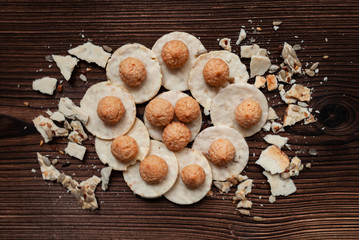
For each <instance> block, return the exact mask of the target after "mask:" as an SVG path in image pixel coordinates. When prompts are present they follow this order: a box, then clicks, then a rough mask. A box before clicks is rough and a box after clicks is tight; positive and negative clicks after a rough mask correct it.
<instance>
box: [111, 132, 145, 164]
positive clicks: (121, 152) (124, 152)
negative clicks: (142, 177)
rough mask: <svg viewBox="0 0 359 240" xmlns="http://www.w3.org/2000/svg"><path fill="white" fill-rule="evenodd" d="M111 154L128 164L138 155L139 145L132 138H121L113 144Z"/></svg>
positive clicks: (116, 139)
mask: <svg viewBox="0 0 359 240" xmlns="http://www.w3.org/2000/svg"><path fill="white" fill-rule="evenodd" d="M111 153H112V155H113V156H114V157H115V158H116V159H117V160H119V161H121V162H123V163H128V162H130V161H132V160H133V159H134V158H135V157H136V156H137V154H138V145H137V142H136V140H135V139H133V138H132V137H130V136H119V137H117V138H115V139H114V140H113V141H112V143H111Z"/></svg>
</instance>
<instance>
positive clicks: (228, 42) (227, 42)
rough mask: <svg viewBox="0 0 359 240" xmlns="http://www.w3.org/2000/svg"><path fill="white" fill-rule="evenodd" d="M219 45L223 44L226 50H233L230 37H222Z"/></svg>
mask: <svg viewBox="0 0 359 240" xmlns="http://www.w3.org/2000/svg"><path fill="white" fill-rule="evenodd" d="M219 46H221V47H222V48H223V49H224V50H227V51H229V52H231V51H232V46H231V39H230V38H222V39H221V40H220V41H219Z"/></svg>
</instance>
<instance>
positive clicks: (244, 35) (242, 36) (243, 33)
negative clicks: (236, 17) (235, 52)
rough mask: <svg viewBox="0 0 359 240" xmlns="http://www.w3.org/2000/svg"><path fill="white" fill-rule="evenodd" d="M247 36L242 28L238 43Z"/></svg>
mask: <svg viewBox="0 0 359 240" xmlns="http://www.w3.org/2000/svg"><path fill="white" fill-rule="evenodd" d="M246 37H247V33H246V31H245V30H244V29H243V28H242V29H241V31H240V32H239V35H238V40H237V42H236V45H239V44H240V43H241V42H242V41H243V40H244V39H245V38H246Z"/></svg>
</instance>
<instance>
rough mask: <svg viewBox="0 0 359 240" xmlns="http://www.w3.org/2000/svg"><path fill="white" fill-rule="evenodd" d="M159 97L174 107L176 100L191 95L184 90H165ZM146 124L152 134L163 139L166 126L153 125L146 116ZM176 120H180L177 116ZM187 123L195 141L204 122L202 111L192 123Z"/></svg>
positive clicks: (153, 136) (157, 138)
mask: <svg viewBox="0 0 359 240" xmlns="http://www.w3.org/2000/svg"><path fill="white" fill-rule="evenodd" d="M157 97H158V98H162V99H165V100H167V101H169V102H170V103H171V104H172V106H173V107H175V106H176V102H177V101H178V100H179V99H181V98H183V97H189V95H187V94H185V93H183V92H179V91H167V92H163V93H161V94H160V95H158V96H157ZM143 119H144V122H145V125H146V127H147V129H148V132H149V134H150V136H151V137H152V138H153V139H155V140H158V141H162V133H163V129H164V128H165V127H156V126H153V125H152V124H151V123H149V122H148V120H147V118H146V116H144V117H143ZM173 120H174V121H179V120H178V119H177V117H176V116H174V119H173ZM184 124H186V125H187V127H188V128H189V130H191V140H190V141H193V139H194V138H195V137H196V136H197V134H198V133H199V131H200V130H201V124H202V115H201V113H200V114H199V115H198V117H197V118H196V119H195V120H194V121H193V122H190V123H184Z"/></svg>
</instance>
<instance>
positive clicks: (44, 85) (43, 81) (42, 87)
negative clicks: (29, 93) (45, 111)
mask: <svg viewBox="0 0 359 240" xmlns="http://www.w3.org/2000/svg"><path fill="white" fill-rule="evenodd" d="M56 83H57V79H56V78H51V77H43V78H40V79H36V80H34V81H33V82H32V89H34V90H36V91H39V92H41V93H43V94H48V95H52V94H54V91H55V88H56Z"/></svg>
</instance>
